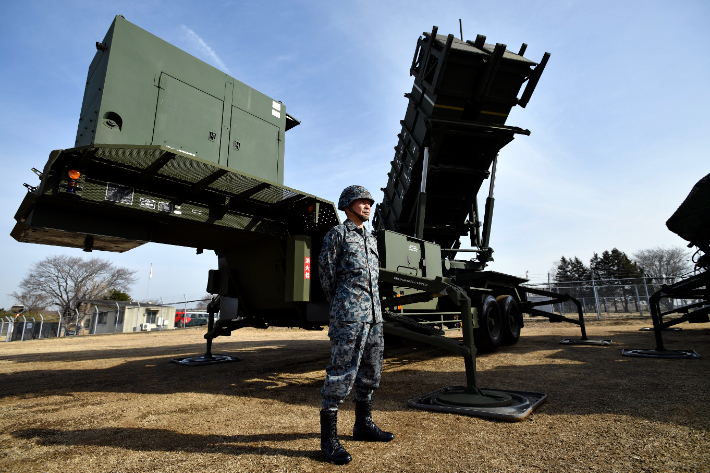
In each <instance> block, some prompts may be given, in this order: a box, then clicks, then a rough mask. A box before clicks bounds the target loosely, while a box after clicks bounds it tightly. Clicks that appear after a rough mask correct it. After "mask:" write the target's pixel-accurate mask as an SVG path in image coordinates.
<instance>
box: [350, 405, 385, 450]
mask: <svg viewBox="0 0 710 473" xmlns="http://www.w3.org/2000/svg"><path fill="white" fill-rule="evenodd" d="M353 438H354V439H355V440H367V441H368V442H389V441H391V440H394V434H391V433H389V432H383V431H382V430H381V429H380V428H379V427H377V426H376V425H375V423H374V422H372V401H355V427H353Z"/></svg>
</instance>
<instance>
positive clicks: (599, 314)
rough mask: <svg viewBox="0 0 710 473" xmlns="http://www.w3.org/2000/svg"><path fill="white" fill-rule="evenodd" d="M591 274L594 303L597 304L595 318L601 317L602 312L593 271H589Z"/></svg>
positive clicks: (599, 318)
mask: <svg viewBox="0 0 710 473" xmlns="http://www.w3.org/2000/svg"><path fill="white" fill-rule="evenodd" d="M591 275H592V292H594V305H596V306H597V320H601V319H602V313H601V310H600V308H599V293H598V292H597V286H596V284H594V271H592V272H591Z"/></svg>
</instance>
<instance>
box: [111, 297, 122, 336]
mask: <svg viewBox="0 0 710 473" xmlns="http://www.w3.org/2000/svg"><path fill="white" fill-rule="evenodd" d="M120 316H121V308H120V307H119V306H118V301H116V320H115V321H114V324H113V333H116V332H118V318H119V317H120ZM121 332H123V324H121Z"/></svg>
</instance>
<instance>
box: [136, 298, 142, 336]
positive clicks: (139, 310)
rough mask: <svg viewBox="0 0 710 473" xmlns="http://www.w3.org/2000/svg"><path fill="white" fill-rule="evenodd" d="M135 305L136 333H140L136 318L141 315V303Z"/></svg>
mask: <svg viewBox="0 0 710 473" xmlns="http://www.w3.org/2000/svg"><path fill="white" fill-rule="evenodd" d="M136 304H138V310H137V311H136V332H140V330H138V317H140V315H141V303H140V302H136Z"/></svg>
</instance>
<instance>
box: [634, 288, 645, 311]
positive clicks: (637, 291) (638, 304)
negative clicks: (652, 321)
mask: <svg viewBox="0 0 710 473" xmlns="http://www.w3.org/2000/svg"><path fill="white" fill-rule="evenodd" d="M634 289H635V290H636V305H637V306H638V308H639V314H641V317H643V309H642V308H641V298H640V297H639V287H638V284H635V285H634Z"/></svg>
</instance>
